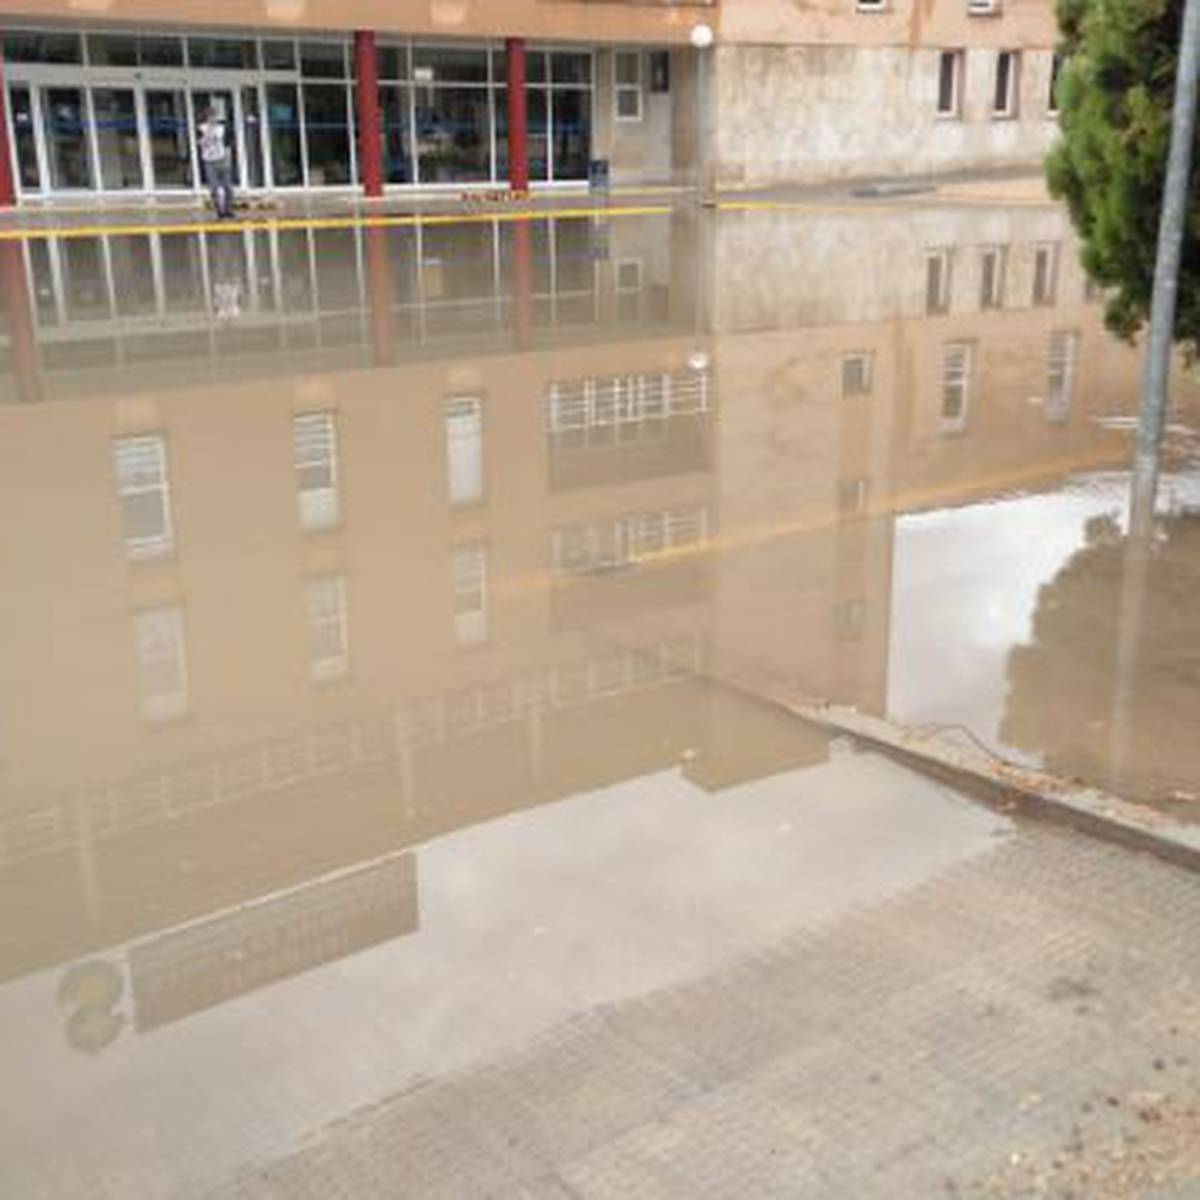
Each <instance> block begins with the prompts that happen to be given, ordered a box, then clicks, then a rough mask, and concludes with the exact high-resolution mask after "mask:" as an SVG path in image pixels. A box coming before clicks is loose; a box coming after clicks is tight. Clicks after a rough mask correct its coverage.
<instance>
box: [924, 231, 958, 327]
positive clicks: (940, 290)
mask: <svg viewBox="0 0 1200 1200" xmlns="http://www.w3.org/2000/svg"><path fill="white" fill-rule="evenodd" d="M935 264H937V268H938V284H937V291H936V293H934V292H933V290H932V289H931V288H930V272H931V271H932V269H933V267H934V265H935ZM953 268H954V256H953V254H952V253H951V251H950V248H949V247H948V246H938V247H936V248H933V249H930V250H926V251H925V312H926V314H927V315H930V316H935V315H938V314H941V313H947V312H949V311H950V297H951V294H952V293H951V272H952V270H953Z"/></svg>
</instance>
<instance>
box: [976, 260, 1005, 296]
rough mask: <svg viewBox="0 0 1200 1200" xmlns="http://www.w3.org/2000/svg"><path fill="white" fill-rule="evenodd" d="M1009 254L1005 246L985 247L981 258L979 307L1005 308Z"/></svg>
mask: <svg viewBox="0 0 1200 1200" xmlns="http://www.w3.org/2000/svg"><path fill="white" fill-rule="evenodd" d="M1006 259H1007V252H1006V250H1005V248H1004V247H1003V246H985V247H984V248H983V250H982V251H981V253H980V256H979V307H980V308H1003V307H1004V267H1005V261H1006Z"/></svg>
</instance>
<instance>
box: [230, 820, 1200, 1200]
mask: <svg viewBox="0 0 1200 1200" xmlns="http://www.w3.org/2000/svg"><path fill="white" fill-rule="evenodd" d="M1198 944H1200V886H1198V884H1197V879H1196V877H1195V875H1193V874H1189V873H1188V872H1186V871H1184V870H1181V869H1179V868H1177V867H1174V866H1172V865H1169V864H1164V863H1162V862H1159V861H1156V860H1154V859H1152V858H1149V857H1147V856H1144V855H1140V854H1137V853H1133V852H1130V851H1127V850H1124V849H1121V848H1116V847H1112V846H1107V845H1103V844H1101V843H1098V842H1094V841H1092V840H1090V839H1088V838H1085V837H1081V836H1079V835H1077V834H1074V833H1071V832H1067V831H1062V830H1058V829H1053V828H1048V827H1045V826H1040V825H1037V824H1024V823H1022V824H1020V825H1019V826H1018V829H1017V832H1016V833H1015V835H1013V836H1011V837H1010V838H1008V839H1007V840H1004V841H1001V842H998V843H997V845H996V848H995V850H994V851H993V852H992V853H991V854H990V855H986V856H985V857H984V858H982V859H977V860H975V861H972V862H970V863H966V864H960V865H958V866H955V867H952V868H951V869H949V870H948V871H947V872H946V873H945V874H943V875H942V876H941V877H940V878H935V879H933V880H931V881H929V882H927V883H925V884H922V885H920V886H918V887H916V888H914V889H912V890H910V891H909V892H908V893H907V894H902V895H901V896H900V897H898V898H897V899H896V900H894V901H891V902H887V903H884V904H883V905H881V906H877V907H874V908H867V909H865V910H862V911H859V912H858V913H855V914H852V915H850V916H849V917H846V918H843V919H841V920H839V921H837V922H835V923H834V924H832V925H831V926H827V927H824V928H817V929H811V930H804V929H800V930H797V931H796V933H795V934H794V936H792V937H790V938H789V939H787V940H786V941H785V942H784V943H783V944H781V945H778V946H776V947H775V949H774V950H772V951H769V952H767V953H764V954H760V955H756V956H753V957H751V958H749V959H747V960H745V961H743V962H742V963H741V964H740V965H737V966H736V967H734V968H732V969H729V970H726V971H723V972H721V973H720V974H718V975H716V976H713V977H709V978H703V979H698V980H695V981H693V982H691V983H687V984H683V985H681V986H678V987H674V988H669V989H666V990H664V991H661V992H658V993H656V994H651V995H648V996H645V997H643V998H640V999H635V1000H633V1001H631V1002H628V1003H621V1004H617V1005H614V1006H611V1007H607V1008H602V1009H600V1010H597V1011H593V1012H592V1013H591V1014H589V1015H586V1016H584V1017H582V1018H581V1019H579V1020H577V1021H575V1022H572V1023H569V1024H568V1025H566V1026H565V1027H562V1028H560V1029H558V1030H557V1031H555V1032H553V1033H551V1034H550V1035H549V1036H547V1037H545V1038H544V1039H542V1040H540V1041H538V1042H537V1043H535V1044H533V1045H531V1046H529V1047H528V1048H526V1049H525V1050H523V1051H521V1052H518V1053H516V1054H514V1055H512V1056H510V1057H507V1058H505V1059H502V1060H500V1061H496V1062H493V1063H491V1064H488V1065H484V1066H482V1067H479V1068H472V1069H470V1070H467V1071H464V1072H462V1073H459V1074H457V1075H454V1076H450V1077H442V1078H438V1079H434V1080H431V1081H429V1082H428V1083H426V1084H424V1085H423V1086H418V1087H416V1088H415V1089H413V1090H410V1091H407V1092H404V1093H403V1094H399V1095H396V1096H395V1097H394V1098H392V1099H391V1100H388V1101H385V1102H384V1103H382V1104H380V1105H377V1106H374V1107H372V1108H370V1109H369V1110H366V1111H363V1112H360V1113H359V1114H357V1115H356V1116H354V1117H352V1118H350V1119H349V1120H347V1121H343V1122H338V1123H337V1124H335V1125H332V1126H330V1127H329V1128H328V1129H327V1130H326V1131H325V1132H324V1134H323V1135H321V1136H319V1137H318V1138H317V1139H316V1140H315V1141H314V1142H313V1143H312V1144H310V1145H309V1146H308V1147H306V1148H303V1149H300V1150H298V1151H297V1152H296V1153H295V1154H294V1155H293V1156H292V1157H289V1158H287V1159H285V1160H283V1161H279V1162H275V1163H273V1164H271V1165H269V1166H267V1167H265V1168H264V1169H263V1170H261V1171H259V1172H257V1173H255V1174H253V1175H251V1176H248V1177H246V1178H244V1179H242V1180H241V1181H240V1182H238V1183H237V1184H235V1185H233V1186H231V1187H229V1188H227V1189H223V1190H221V1191H220V1192H219V1194H218V1197H219V1200H265V1198H268V1197H270V1198H275V1197H278V1198H280V1200H282V1198H283V1197H287V1198H288V1200H295V1198H296V1197H313V1198H314V1200H316V1198H318V1197H319V1198H320V1200H335V1198H337V1197H346V1198H347V1200H350V1198H353V1200H367V1198H370V1197H389V1198H393V1197H413V1198H414V1200H418V1198H419V1200H434V1198H438V1197H446V1198H447V1200H450V1198H453V1200H467V1198H470V1197H480V1198H482V1197H514V1198H516V1197H526V1198H529V1197H538V1198H544V1200H551V1198H558V1200H566V1198H569V1197H574V1198H576V1200H592V1198H596V1200H599V1198H601V1197H605V1198H608V1197H620V1198H621V1200H634V1198H637V1197H654V1198H656V1200H658V1198H662V1200H666V1198H678V1200H725V1198H729V1200H757V1198H759V1197H770V1196H779V1197H788V1198H790V1200H801V1198H809V1197H811V1198H812V1200H841V1198H849V1197H853V1198H854V1200H869V1198H872V1197H878V1198H879V1200H918V1198H919V1200H928V1198H931V1197H936V1196H962V1197H967V1196H1002V1197H1010V1198H1016V1197H1028V1196H1053V1197H1060V1198H1066V1197H1075V1198H1076V1200H1083V1198H1084V1197H1087V1198H1088V1200H1117V1198H1120V1200H1129V1198H1132V1197H1143V1196H1145V1197H1160V1198H1168V1197H1169V1198H1177V1200H1183V1198H1184V1197H1188V1196H1195V1195H1197V1194H1198V1189H1200V1137H1197V1134H1198V1133H1200V1120H1198V1119H1197V1103H1198V1101H1200V1055H1198V1054H1197V1053H1196V1049H1195V1048H1196V1046H1197V1044H1198V1043H1200V962H1198V961H1197V959H1196V955H1195V948H1196V946H1197V945H1198Z"/></svg>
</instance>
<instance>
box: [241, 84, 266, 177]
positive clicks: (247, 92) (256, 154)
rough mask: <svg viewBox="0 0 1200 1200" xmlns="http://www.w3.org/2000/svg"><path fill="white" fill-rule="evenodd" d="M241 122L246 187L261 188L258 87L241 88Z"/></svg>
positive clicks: (262, 172) (253, 85)
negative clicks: (243, 134)
mask: <svg viewBox="0 0 1200 1200" xmlns="http://www.w3.org/2000/svg"><path fill="white" fill-rule="evenodd" d="M242 121H243V128H244V130H245V134H246V186H247V187H254V188H257V187H262V186H264V184H265V183H266V182H267V173H266V165H265V161H264V157H263V122H262V110H261V108H260V106H259V93H258V85H257V84H251V85H249V86H248V87H244V88H242Z"/></svg>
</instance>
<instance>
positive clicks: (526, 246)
mask: <svg viewBox="0 0 1200 1200" xmlns="http://www.w3.org/2000/svg"><path fill="white" fill-rule="evenodd" d="M512 237H513V268H512V304H513V342H514V344H515V347H516V349H518V350H528V349H529V348H530V347H531V346H532V345H533V228H532V224H531V222H530V221H528V220H523V219H518V220H517V222H516V224H514V225H513V226H512Z"/></svg>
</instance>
